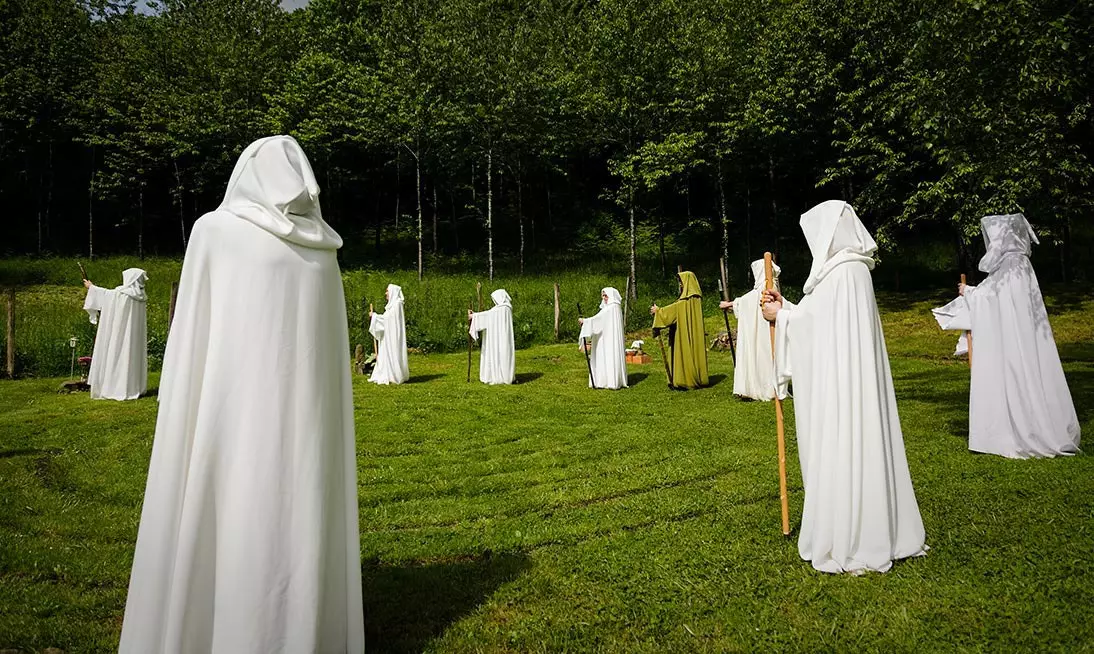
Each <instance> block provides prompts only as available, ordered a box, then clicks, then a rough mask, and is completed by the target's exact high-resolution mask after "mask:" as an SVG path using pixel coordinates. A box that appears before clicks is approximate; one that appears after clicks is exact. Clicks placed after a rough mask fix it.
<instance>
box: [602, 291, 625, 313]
mask: <svg viewBox="0 0 1094 654" xmlns="http://www.w3.org/2000/svg"><path fill="white" fill-rule="evenodd" d="M600 293H601V294H602V295H607V296H608V301H607V302H605V301H604V299H603V298H601V300H600V308H601V309H603V308H604V307H606V306H608V305H611V304H623V296H621V295H620V294H619V291H617V290H615V288H613V287H611V286H608V287H606V288H602V289H600Z"/></svg>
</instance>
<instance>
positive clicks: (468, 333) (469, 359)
mask: <svg viewBox="0 0 1094 654" xmlns="http://www.w3.org/2000/svg"><path fill="white" fill-rule="evenodd" d="M467 310H468V311H471V300H470V299H468V300H467ZM473 342H474V339H472V338H471V318H468V319H467V383H468V384H470V383H471V348H472V343H473Z"/></svg>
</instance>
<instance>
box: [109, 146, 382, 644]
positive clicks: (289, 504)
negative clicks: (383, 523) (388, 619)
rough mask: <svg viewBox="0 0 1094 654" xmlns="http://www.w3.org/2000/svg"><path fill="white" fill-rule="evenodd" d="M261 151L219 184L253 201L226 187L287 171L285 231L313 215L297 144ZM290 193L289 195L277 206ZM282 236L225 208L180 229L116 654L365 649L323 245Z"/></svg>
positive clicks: (342, 332)
mask: <svg viewBox="0 0 1094 654" xmlns="http://www.w3.org/2000/svg"><path fill="white" fill-rule="evenodd" d="M260 143H261V145H260V146H259V149H258V150H257V152H255V151H254V148H255V146H252V147H250V148H248V150H247V152H248V153H250V154H251V155H253V156H249V157H248V156H246V155H245V156H243V157H241V158H240V161H239V163H237V165H236V168H237V170H236V172H235V173H233V175H232V179H233V183H236V180H238V183H239V184H244V183H251V182H253V183H254V184H256V185H257V187H256V188H251V189H240V188H233V187H232V186H229V190H228V197H242V196H244V195H250V196H251V197H252V198H253V197H255V194H257V193H259V192H260V188H265V184H266V182H267V181H268V179H269V178H268V177H267V176H266V171H267V170H268V169H270V168H271V167H272V168H273V169H275V170H282V169H283V167H284V166H286V165H290V163H291V165H292V166H294V169H295V167H300V168H301V172H300V174H299V176H297V177H293V176H289V177H290V178H291V179H288V180H287V181H284V180H283V183H284V184H285V186H282V187H280V189H279V190H278V192H279V193H282V194H283V195H282V196H281V197H282V199H285V200H286V201H285V204H286V206H292V207H293V210H294V211H296V212H299V213H298V214H297V215H294V217H293V218H292V219H291V220H292V221H294V222H297V221H306V220H307V219H306V216H307V215H309V214H313V213H314V214H315V215H317V213H318V205H316V206H315V207H314V212H313V211H312V210H311V209H309V208H308V204H309V203H316V202H317V198H316V193H317V191H318V189H315V188H311V187H308V186H307V185H306V184H305V182H304V179H305V178H310V177H311V174H310V171H311V168H310V165H309V164H308V162H307V159H306V157H305V156H304V153H303V151H301V150H300V147H299V145H297V144H296V142H295V141H294V140H293V139H291V138H289V137H274V138H271V139H264V140H263V141H261V142H260ZM266 148H270V150H269V151H267V150H266ZM289 153H292V156H291V157H290V156H289ZM252 167H255V169H254V170H251V168H252ZM240 168H243V170H242V171H240V170H239V169H240ZM247 180H251V182H248V181H247ZM293 184H295V188H296V189H297V190H298V191H299V192H300V193H301V194H302V195H301V197H289V195H290V193H291V192H290V191H287V190H286V188H287V187H288V186H292V185H293ZM305 197H306V198H307V199H306V200H305V199H304V198H305ZM274 204H275V205H276V202H275V203H274ZM254 206H261V205H250V206H249V207H248V208H247V211H252V212H253V211H257V210H256V209H253V207H254ZM252 218H254V215H253V213H252ZM270 220H271V221H275V218H273V217H271V218H270ZM303 231H304V232H307V231H308V230H307V229H304V230H303ZM282 236H283V235H282V234H280V233H279V232H277V231H276V230H275V231H270V230H269V229H267V226H263V221H262V220H255V219H241V216H240V215H238V214H236V213H234V205H233V204H232V203H230V202H229V203H227V206H226V207H222V209H220V210H218V211H215V212H212V213H209V214H206V215H204V216H203V217H201V218H200V219H199V220H198V221H197V222H196V223H195V224H194V227H193V231H192V233H191V238H190V242H189V244H188V247H187V251H186V257H185V260H184V262H183V268H182V278H181V281H180V284H179V295H178V304H177V308H176V312H175V320H174V324H173V325H172V327H171V334H170V337H169V339H168V342H167V350H166V353H165V356H164V365H163V375H162V378H161V382H160V396H159V397H160V405H159V416H158V418H157V421H156V435H155V440H154V442H153V447H152V458H151V462H150V465H149V469H148V482H147V487H146V490H145V496H144V507H143V510H142V512H141V522H140V530H139V533H138V536H137V546H136V552H135V554H134V557H133V572H132V576H131V578H130V584H129V596H128V600H127V602H126V608H125V620H124V623H123V626H122V636H121V644H120V647H119V650H120V652H122V653H123V654H157V653H171V654H176V653H177V654H183V653H189V652H201V653H203V654H205V653H213V654H240V653H243V654H248V653H253V654H267V653H270V652H278V653H284V654H294V653H296V652H324V653H339V654H342V653H346V652H349V653H353V654H357V653H360V652H362V651H364V624H363V619H362V598H361V568H360V565H361V562H360V549H359V547H360V546H359V532H358V525H357V474H356V470H357V460H356V456H355V445H354V430H353V405H352V397H351V387H350V369H349V365H348V363H349V361H348V358H349V337H348V333H347V323H346V308H345V298H344V294H343V289H342V278H341V274H340V272H339V269H338V262H337V259H336V257H335V251H334V243H335V242H337V241H336V240H328V241H326V242H325V243H318V242H315V241H311V243H312V244H313V245H315V246H316V247H308V246H305V245H302V244H301V243H300V242H298V241H297V240H290V239H288V238H283V237H282Z"/></svg>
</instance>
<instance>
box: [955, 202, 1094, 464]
mask: <svg viewBox="0 0 1094 654" xmlns="http://www.w3.org/2000/svg"><path fill="white" fill-rule="evenodd" d="M982 222H983V224H982V227H983V231H984V235H985V240H987V242H988V243H987V245H988V252H987V254H985V256H984V258H983V259H982V260H981V262H980V269H981V270H982V271H983V272H986V273H988V276H987V277H986V278H985V279H984V280H983V281H982V282H981V283H980V284H979V285H978V286H967V287H966V288H965V295H964V296H963V297H958V298H957V299H955V300H954V301H953V302H950V303H949V304H947V305H946V306H945V307H941V308H939V309H935V310H934V314H935V317H936V319H938V321H939V325H940V326H941V327H942V328H943V329H952V330H965V329H971V330H972V333H973V335H974V337H975V339H976V341H975V342H976V352H975V355H974V356H973V360H972V379H971V383H970V389H969V449H970V450H972V451H974V452H985V453H988V454H998V455H1000V456H1005V457H1008V458H1013V459H1026V458H1031V457H1050V456H1058V455H1067V454H1074V453H1076V452H1078V451H1079V442H1080V427H1079V419H1078V417H1077V415H1076V412H1075V405H1074V403H1073V401H1072V398H1071V391H1070V389H1069V388H1068V385H1067V380H1066V379H1065V377H1064V370H1063V366H1062V365H1061V363H1060V355H1059V352H1058V351H1057V349H1056V341H1055V338H1054V337H1053V333H1052V326H1051V325H1050V324H1049V320H1048V311H1047V310H1046V309H1045V303H1044V299H1043V298H1042V296H1041V288H1040V285H1039V284H1038V282H1037V276H1036V274H1035V273H1034V271H1033V266H1032V265H1031V264H1030V261H1029V243H1030V239H1031V235H1032V230H1031V229H1030V228H1029V223H1028V222H1026V220H1025V217H1024V216H1022V215H1021V214H1012V215H1007V216H988V217H986V218H984V220H983V221H982ZM960 349H961V347H960V344H959V347H958V350H959V351H960Z"/></svg>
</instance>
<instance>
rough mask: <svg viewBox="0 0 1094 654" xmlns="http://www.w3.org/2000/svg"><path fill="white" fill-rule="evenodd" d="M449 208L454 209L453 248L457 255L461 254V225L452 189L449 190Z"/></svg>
mask: <svg viewBox="0 0 1094 654" xmlns="http://www.w3.org/2000/svg"><path fill="white" fill-rule="evenodd" d="M448 206H449V207H451V208H452V247H454V248H455V249H456V254H459V253H460V225H459V221H458V219H457V217H456V194H455V192H454V191H453V190H452V189H451V188H449V189H448Z"/></svg>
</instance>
